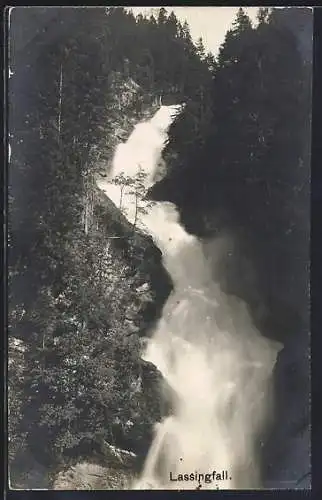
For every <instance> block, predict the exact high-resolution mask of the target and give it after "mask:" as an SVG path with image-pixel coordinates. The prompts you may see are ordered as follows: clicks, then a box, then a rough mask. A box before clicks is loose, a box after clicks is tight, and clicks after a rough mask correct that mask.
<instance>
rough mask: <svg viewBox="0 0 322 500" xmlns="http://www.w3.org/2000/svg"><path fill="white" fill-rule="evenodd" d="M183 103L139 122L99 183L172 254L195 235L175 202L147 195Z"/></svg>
mask: <svg viewBox="0 0 322 500" xmlns="http://www.w3.org/2000/svg"><path fill="white" fill-rule="evenodd" d="M184 106H185V105H184V104H177V105H172V106H161V107H160V108H159V109H158V111H157V112H156V113H155V114H154V116H153V117H152V118H151V119H150V120H148V121H146V122H141V123H139V124H137V125H136V126H135V127H134V130H133V132H132V133H131V135H130V137H129V138H128V140H127V141H126V142H124V143H121V144H119V145H118V147H117V148H116V151H115V155H114V158H113V165H112V170H111V172H110V174H109V176H108V178H107V179H106V180H99V181H98V182H97V184H98V187H99V188H100V189H102V190H103V191H104V192H105V193H106V194H107V196H108V197H109V198H110V199H111V200H112V201H113V202H114V203H115V204H116V206H118V207H119V208H120V210H121V211H122V212H123V214H124V215H125V216H126V217H127V219H128V220H129V221H130V222H131V223H133V224H134V225H135V227H137V228H139V229H140V230H142V231H144V232H148V233H149V234H151V235H152V236H153V237H154V238H155V239H156V240H157V244H158V246H159V247H160V249H161V250H162V251H163V250H164V246H165V242H166V247H167V251H168V252H170V253H171V250H174V251H176V250H177V249H178V246H181V245H182V244H184V243H186V242H187V241H190V240H193V239H194V237H193V236H191V235H188V234H187V233H186V232H185V230H184V229H183V227H182V226H181V225H180V224H179V223H178V220H179V215H178V213H177V209H176V208H175V206H174V205H173V204H172V203H158V202H151V201H149V200H146V199H145V194H146V191H147V190H148V189H149V188H150V187H151V186H152V185H153V182H154V181H153V179H154V177H155V174H156V173H157V168H158V164H159V161H160V158H161V154H162V150H163V148H164V146H165V143H166V140H167V134H168V130H169V127H170V125H171V124H172V122H173V121H174V119H175V117H176V116H177V115H178V114H179V113H180V112H181V111H182V110H183V108H184ZM140 173H142V176H141V177H140V179H138V177H137V176H138V174H140ZM121 176H123V177H125V178H126V180H124V178H123V180H122V179H121ZM120 180H121V182H119V181H120ZM136 180H138V181H139V182H137V181H136Z"/></svg>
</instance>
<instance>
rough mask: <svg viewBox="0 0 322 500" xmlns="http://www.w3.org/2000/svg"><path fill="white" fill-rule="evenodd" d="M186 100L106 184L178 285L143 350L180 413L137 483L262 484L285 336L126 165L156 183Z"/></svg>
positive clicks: (158, 122) (122, 158) (140, 139)
mask: <svg viewBox="0 0 322 500" xmlns="http://www.w3.org/2000/svg"><path fill="white" fill-rule="evenodd" d="M181 110H182V105H177V106H161V108H160V109H159V110H158V111H157V112H156V114H155V115H154V116H153V117H152V119H151V120H149V121H147V122H144V123H140V124H138V125H137V126H136V127H135V128H134V131H133V132H132V134H131V135H130V137H129V139H128V140H127V142H126V143H123V144H120V145H119V146H118V148H117V150H116V152H115V156H114V160H113V167H112V171H111V173H110V174H109V178H107V179H105V180H100V181H98V182H97V183H98V187H99V188H100V189H102V190H103V191H104V192H105V193H106V194H107V196H108V197H109V198H110V199H112V201H114V203H115V204H116V205H117V206H119V205H120V200H122V206H121V210H122V211H123V213H124V215H125V216H126V217H127V218H128V220H129V221H130V222H132V223H133V221H134V220H135V224H136V226H137V227H138V228H139V229H140V230H142V231H145V232H146V233H148V234H150V235H151V236H152V237H153V239H154V242H155V244H156V245H157V246H158V247H159V248H160V250H161V252H162V255H163V265H164V267H165V268H166V269H167V271H168V272H169V274H170V276H171V278H172V281H173V285H174V290H173V292H172V293H171V295H170V296H169V298H168V300H167V302H166V304H165V305H164V308H163V314H162V317H161V318H160V320H159V323H158V325H157V328H156V329H155V331H154V333H153V335H152V337H151V338H150V339H149V341H148V344H147V347H146V351H145V353H144V355H143V357H144V359H145V360H147V361H149V362H151V363H153V364H154V365H155V366H156V367H157V368H158V370H159V371H160V372H161V373H162V375H163V378H164V381H165V385H166V386H167V388H168V393H169V394H170V396H169V398H170V400H171V401H170V407H171V415H169V416H167V417H165V418H164V419H163V421H161V422H159V423H157V424H156V426H155V437H154V440H153V442H152V444H151V447H150V450H149V453H148V456H147V458H146V462H145V465H144V468H143V471H142V473H141V477H140V478H139V480H138V481H137V482H136V483H135V484H134V485H133V488H134V489H180V490H183V489H190V490H193V489H255V488H260V467H259V464H258V461H259V458H258V448H259V440H260V437H259V436H260V433H261V431H262V430H263V428H264V427H265V422H266V419H267V416H268V414H269V411H270V406H271V404H272V399H271V388H270V380H271V375H272V370H273V367H274V364H275V361H276V357H277V354H278V351H279V350H280V349H281V346H280V344H277V343H275V342H272V341H270V340H268V339H266V338H264V337H263V336H262V335H261V334H260V333H259V332H258V331H257V330H256V328H255V327H254V325H253V324H252V321H251V318H250V316H249V314H248V311H247V308H246V306H245V305H244V304H243V303H242V302H241V301H237V300H235V301H234V302H233V301H231V300H230V298H229V297H227V296H226V295H225V294H224V293H223V292H222V291H221V290H220V287H219V286H218V285H217V284H216V283H214V282H213V281H212V279H211V272H210V268H209V263H208V262H207V260H206V259H205V256H204V254H203V251H202V245H201V243H200V241H199V240H198V239H197V238H196V237H195V236H193V235H191V234H188V233H187V232H186V231H185V229H184V228H183V226H182V225H181V224H180V221H179V216H178V213H177V210H176V207H175V206H174V205H173V204H171V203H168V202H153V203H151V202H148V201H145V200H144V199H143V198H142V199H140V207H141V209H140V211H139V213H138V210H137V204H138V200H137V194H136V193H135V191H133V186H132V187H131V186H126V185H125V186H120V184H119V183H115V182H114V181H115V179H117V178H118V176H119V175H120V174H124V175H125V176H128V177H129V178H135V176H136V175H137V174H138V172H139V171H142V172H144V186H145V188H146V189H148V188H149V187H150V186H151V185H152V184H153V179H154V177H155V175H156V173H157V172H156V170H157V167H158V163H159V161H160V158H161V154H162V150H163V148H164V145H165V141H166V139H167V132H168V129H169V126H170V125H171V123H172V121H173V120H174V118H175V116H176V115H177V114H178V113H180V111H181Z"/></svg>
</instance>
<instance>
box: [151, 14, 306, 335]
mask: <svg viewBox="0 0 322 500" xmlns="http://www.w3.org/2000/svg"><path fill="white" fill-rule="evenodd" d="M311 36H312V21H311V11H310V10H309V9H270V10H269V9H260V10H259V13H258V24H257V25H256V26H253V25H252V23H251V21H250V19H249V18H248V16H247V15H246V14H245V13H244V11H243V9H240V10H239V12H238V14H237V16H236V20H235V22H234V24H233V26H232V28H231V29H230V30H229V31H228V32H227V34H226V38H225V41H224V43H223V44H222V46H221V48H220V51H219V55H218V58H217V64H216V68H215V71H214V77H213V80H212V85H211V88H210V90H209V92H210V97H209V98H208V102H210V103H211V106H210V109H208V113H207V115H206V117H204V119H202V118H201V116H200V115H198V113H196V112H195V109H194V108H195V107H196V103H195V102H194V101H193V102H190V101H188V103H187V107H186V109H185V111H184V113H183V114H182V115H181V117H180V118H179V119H178V120H177V122H176V123H175V124H174V125H173V127H172V130H171V134H170V143H169V145H168V150H167V157H168V158H169V161H168V166H169V171H168V175H167V178H166V179H164V180H163V181H161V182H160V183H159V185H158V186H157V187H156V188H155V190H154V193H153V194H154V196H156V197H157V198H158V197H160V198H162V197H165V198H167V199H170V200H173V201H174V202H175V203H177V204H178V206H179V207H180V208H181V213H182V216H183V221H184V223H185V224H186V226H187V227H188V228H189V229H190V230H191V231H192V232H194V233H197V234H199V235H201V236H205V237H213V236H214V235H216V234H217V233H218V232H220V231H221V230H224V231H225V232H226V233H227V232H228V233H231V234H233V235H234V237H235V239H236V241H237V242H238V245H239V248H238V249H237V251H236V253H239V254H244V255H246V254H247V255H248V257H249V260H250V261H251V262H252V265H253V266H254V267H255V271H256V275H257V281H256V283H255V282H251V283H246V279H247V276H245V275H247V274H249V273H248V271H247V270H241V269H239V270H238V269H237V270H235V271H234V273H233V274H234V276H233V279H232V281H231V282H229V283H228V284H227V286H228V289H229V291H231V292H232V293H237V294H238V295H240V296H241V297H242V298H243V299H245V300H247V301H251V300H253V299H254V290H256V292H257V294H258V295H257V300H258V302H259V303H260V304H261V305H263V304H264V306H265V308H266V309H267V318H268V317H269V318H270V319H269V321H270V325H269V328H268V333H269V334H270V335H271V336H275V337H276V338H280V339H283V340H284V339H285V338H286V337H287V335H288V333H289V332H290V331H294V332H295V331H298V330H299V329H301V328H302V327H303V326H304V325H305V328H307V326H308V325H307V321H308V311H307V304H308V284H307V280H308V272H307V269H308V259H309V245H308V240H309V189H310V188H309V183H310V170H309V154H310V153H309V151H310V139H309V137H310V105H311V101H310V91H311V88H310V87H311V85H310V71H311V50H312V47H311V45H310V42H311V40H312V38H311ZM183 179H184V182H183ZM179 186H180V188H179ZM237 258H238V256H236V259H235V261H236V260H237ZM227 276H228V275H227V273H226V278H227ZM252 305H254V306H255V305H256V304H255V303H253V304H252ZM261 327H263V325H261Z"/></svg>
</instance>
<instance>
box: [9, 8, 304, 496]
mask: <svg viewBox="0 0 322 500" xmlns="http://www.w3.org/2000/svg"><path fill="white" fill-rule="evenodd" d="M311 15H312V14H311V11H310V10H309V9H272V10H268V9H260V10H259V13H258V25H257V26H256V27H254V26H252V24H251V22H250V20H249V18H248V17H247V15H246V14H245V13H244V12H243V10H242V9H240V10H239V12H238V14H237V17H236V20H235V22H234V25H233V27H232V28H231V30H230V31H228V32H227V35H226V39H225V41H224V43H223V45H222V46H221V49H220V52H219V55H218V57H214V56H213V54H211V53H206V51H205V47H204V45H203V41H202V38H200V39H199V40H198V42H197V43H194V42H193V40H192V38H191V34H190V29H189V26H188V24H187V23H186V22H185V23H181V22H180V21H179V20H178V19H177V18H176V16H175V15H174V13H173V12H172V13H171V12H168V11H166V10H165V9H163V8H161V9H160V11H159V14H158V16H156V17H154V16H151V17H144V16H142V15H139V16H137V17H134V15H133V14H132V13H131V11H130V10H129V9H123V8H91V9H88V8H77V9H73V8H50V9H46V8H38V7H37V8H29V9H23V8H15V9H14V10H13V12H12V14H11V28H10V30H11V33H10V40H9V61H10V70H11V71H12V76H11V77H10V79H9V132H10V136H9V141H10V146H11V151H12V155H11V159H10V167H9V193H8V194H9V196H8V197H9V221H8V222H9V227H8V260H9V272H8V284H9V308H8V309H9V310H8V324H9V368H8V370H9V373H8V376H9V377H8V378H9V387H8V396H9V434H10V441H9V461H10V468H11V481H12V486H13V487H15V486H16V487H19V486H21V485H23V486H24V487H26V486H27V487H31V488H32V487H37V485H36V484H35V482H33V483H32V481H35V480H34V479H33V480H32V479H24V476H25V475H27V474H28V471H29V468H31V467H36V468H37V464H42V466H44V467H45V468H46V471H56V470H59V469H60V468H62V467H63V466H66V465H68V464H70V463H75V462H77V461H79V460H80V459H81V458H86V459H88V460H97V461H99V462H100V463H101V462H102V461H103V462H104V461H105V462H106V460H107V458H106V457H110V451H108V452H107V451H106V449H107V447H108V446H115V447H119V448H123V449H124V450H127V451H129V452H132V453H135V454H136V456H137V457H138V463H137V465H136V466H137V467H140V464H141V462H142V460H143V459H144V456H145V454H146V452H147V449H148V447H149V444H150V440H151V432H152V425H153V424H154V423H155V422H156V421H158V420H159V419H160V417H161V414H162V412H163V411H164V409H163V408H162V404H161V395H160V389H159V378H160V376H159V373H158V372H157V370H156V369H154V367H153V366H149V365H148V364H147V363H145V362H143V361H142V360H141V359H140V353H141V343H142V337H144V336H145V335H148V331H149V329H150V328H151V327H152V326H153V324H154V323H155V321H156V320H157V318H158V315H159V314H160V310H161V308H162V305H163V302H164V300H165V298H166V297H167V295H168V294H169V293H170V291H171V281H170V279H169V277H168V276H167V274H166V273H165V271H164V270H163V268H162V266H161V256H160V253H159V251H158V250H157V249H156V248H155V246H154V245H153V242H152V240H150V239H149V238H148V237H146V236H145V235H142V234H141V233H140V232H139V231H138V230H134V231H132V229H131V228H129V227H127V224H126V221H125V220H123V219H122V217H121V216H120V214H119V213H118V211H117V209H116V207H115V206H114V205H113V204H109V203H108V201H107V200H106V199H105V200H104V199H103V198H102V195H101V193H100V192H99V190H98V189H97V187H96V183H95V180H96V179H97V178H98V177H99V176H100V175H101V174H106V173H107V171H108V169H109V168H110V162H111V159H112V157H113V152H114V150H115V147H116V145H117V144H118V143H119V142H121V141H122V140H126V138H127V137H128V136H129V134H130V132H131V130H132V128H133V125H135V124H136V123H138V122H139V121H141V120H143V119H144V118H145V117H148V116H150V115H151V114H152V113H153V110H155V109H157V106H158V104H159V102H160V99H161V101H162V103H163V104H174V103H181V102H184V103H186V107H185V110H184V112H183V113H182V115H181V116H180V118H179V119H178V120H176V122H175V123H174V124H173V126H172V128H171V130H170V138H169V143H168V144H167V148H166V151H165V155H164V158H165V160H166V169H165V173H164V174H165V175H164V178H163V179H162V180H161V181H160V182H158V183H157V184H156V185H155V187H154V188H153V190H152V191H151V193H150V197H151V198H153V199H164V200H169V201H173V202H174V203H176V204H177V205H178V207H179V209H180V212H181V215H182V219H183V222H184V224H185V225H186V227H187V228H188V229H189V230H190V231H191V232H193V233H195V234H197V235H198V236H200V237H201V238H203V239H204V241H205V252H208V253H209V257H210V259H211V253H212V246H211V244H210V245H208V246H207V241H212V239H213V238H214V236H215V235H217V234H220V233H221V232H222V231H226V232H228V233H232V234H233V235H234V238H235V241H236V243H235V245H237V247H236V248H237V251H236V252H235V254H234V256H233V258H232V259H231V261H229V262H223V266H224V268H225V270H226V271H227V272H225V273H224V276H219V277H218V276H216V277H215V278H216V279H219V280H221V285H222V286H224V287H226V289H227V291H228V292H230V293H233V294H237V295H239V296H241V297H242V298H243V299H244V300H245V301H247V302H248V303H249V304H250V305H251V307H252V308H253V309H252V310H253V314H254V317H255V319H256V321H258V324H259V328H260V329H261V330H262V331H263V332H264V333H265V334H266V335H268V336H271V337H274V338H278V339H279V340H283V342H284V341H285V342H286V343H287V342H291V341H290V340H288V339H291V338H293V339H294V338H297V336H298V334H299V333H301V332H303V331H306V330H307V329H308V324H307V322H308V318H307V301H308V298H307V267H308V246H307V239H308V231H309V228H308V210H309V208H308V203H309V201H308V196H309V148H310V144H309V133H310V75H311V45H310V40H311V38H310V37H311V31H310V30H311V29H312V28H311V24H310V23H311ZM214 29H215V25H214ZM308 40H309V42H308ZM120 235H121V237H120ZM241 255H243V256H246V257H245V261H246V262H250V263H251V268H252V271H251V272H248V271H247V269H246V268H240V267H239V266H240V265H241V264H240V259H241V257H240V256H241ZM250 275H251V276H254V278H251V279H250ZM223 280H225V282H223ZM254 290H255V291H256V293H254ZM263 311H264V312H263ZM302 311H303V313H302ZM296 342H297V340H296ZM301 363H302V361H301V360H300V361H299V362H298V379H297V380H295V385H296V386H300V393H301V397H302V405H303V406H302V407H301V408H299V414H300V416H299V420H301V424H302V427H304V428H305V426H306V425H307V419H308V415H307V413H306V411H307V408H308V405H306V400H305V395H306V391H308V389H307V385H306V378H307V372H306V371H305V370H306V369H307V368H305V367H304V368H303V367H302V364H301ZM304 364H305V363H304ZM282 372H283V370H282ZM292 376H293V375H292ZM279 377H280V378H279V382H280V381H281V382H280V383H284V382H283V380H284V379H283V377H285V375H284V372H283V373H282V375H281V376H279ZM286 378H287V377H286ZM293 379H294V378H293ZM293 379H292V380H293ZM301 391H302V392H301ZM295 392H296V391H295ZM297 395H298V393H297ZM293 396H294V393H292V394H291V396H290V398H291V400H292V401H293V399H292V397H293ZM294 397H295V396H294ZM296 397H297V396H296ZM283 411H284V410H283ZM108 449H109V450H110V448H108ZM269 453H271V454H273V455H272V456H274V450H273V451H272V452H269ZM35 464H36V465H35ZM136 466H135V467H136ZM28 481H29V482H28ZM48 484H49V486H48ZM48 484H47V487H50V484H51V483H50V478H49V480H48Z"/></svg>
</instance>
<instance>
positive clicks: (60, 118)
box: [58, 63, 63, 142]
mask: <svg viewBox="0 0 322 500" xmlns="http://www.w3.org/2000/svg"><path fill="white" fill-rule="evenodd" d="M62 102H63V63H61V65H60V76H59V100H58V136H59V142H60V140H61V123H62Z"/></svg>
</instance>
